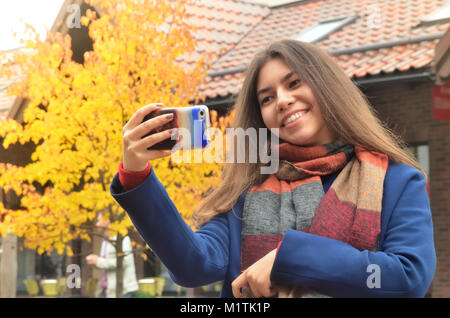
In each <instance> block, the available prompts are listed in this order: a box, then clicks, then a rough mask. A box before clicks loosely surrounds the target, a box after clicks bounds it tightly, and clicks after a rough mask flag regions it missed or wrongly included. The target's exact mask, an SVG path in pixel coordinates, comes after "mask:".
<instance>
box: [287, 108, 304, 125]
mask: <svg viewBox="0 0 450 318" xmlns="http://www.w3.org/2000/svg"><path fill="white" fill-rule="evenodd" d="M308 111H309V110H302V111H299V112H296V113H295V114H292V115H291V116H289V117H288V118H286V120H285V121H284V122H283V124H282V125H281V127H286V126H287V125H289V124H290V123H292V122H294V121H296V120H297V119H299V118H302V117H303V116H304V115H305V114H306V113H307V112H308Z"/></svg>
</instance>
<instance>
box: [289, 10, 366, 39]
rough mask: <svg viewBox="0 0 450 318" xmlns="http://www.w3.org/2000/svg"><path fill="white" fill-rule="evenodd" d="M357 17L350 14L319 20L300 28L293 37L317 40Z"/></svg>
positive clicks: (324, 37)
mask: <svg viewBox="0 0 450 318" xmlns="http://www.w3.org/2000/svg"><path fill="white" fill-rule="evenodd" d="M357 18H358V16H356V15H352V16H345V17H340V18H333V19H330V20H326V21H321V22H319V23H317V24H316V25H313V26H312V27H309V28H306V29H305V30H302V31H301V32H300V33H299V34H298V35H297V36H295V37H294V39H295V40H298V41H303V42H309V43H313V42H318V41H321V40H324V39H326V38H327V37H328V36H329V35H330V34H333V33H334V32H336V31H338V30H340V29H342V28H343V27H344V26H345V25H347V24H350V23H353V22H354V21H355V20H356V19H357Z"/></svg>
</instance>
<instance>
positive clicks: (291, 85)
mask: <svg viewBox="0 0 450 318" xmlns="http://www.w3.org/2000/svg"><path fill="white" fill-rule="evenodd" d="M299 83H300V80H299V79H296V80H293V81H292V82H290V83H289V87H291V88H292V87H294V86H297V85H298V84H299Z"/></svg>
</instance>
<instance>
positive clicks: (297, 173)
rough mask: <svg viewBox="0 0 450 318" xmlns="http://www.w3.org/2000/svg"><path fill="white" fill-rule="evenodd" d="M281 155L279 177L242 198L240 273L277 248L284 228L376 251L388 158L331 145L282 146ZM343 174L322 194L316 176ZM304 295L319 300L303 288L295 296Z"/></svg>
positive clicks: (361, 150)
mask: <svg viewBox="0 0 450 318" xmlns="http://www.w3.org/2000/svg"><path fill="white" fill-rule="evenodd" d="M355 155H356V156H355ZM279 156H280V165H279V169H278V171H277V173H275V174H272V175H270V176H269V177H268V178H267V179H266V180H265V181H264V182H263V183H262V184H260V185H256V186H253V187H251V188H250V189H249V191H248V193H247V195H246V198H245V203H244V210H243V224H242V245H241V270H242V271H244V270H245V269H246V268H248V267H249V266H250V265H252V264H253V263H254V262H256V261H257V260H259V259H260V258H262V257H263V256H265V255H266V254H267V253H269V252H270V251H272V250H273V249H275V248H276V247H277V245H278V243H279V242H280V241H281V240H282V238H283V235H284V233H285V232H286V230H287V229H296V230H299V231H303V232H307V233H311V234H316V235H320V236H324V237H328V238H332V239H335V240H339V241H342V242H345V243H348V244H350V245H352V246H353V247H355V248H357V249H359V250H376V249H377V242H378V237H379V234H380V216H381V203H382V196H383V183H384V177H385V175H386V170H387V167H388V157H387V156H386V155H384V154H381V153H377V152H371V151H366V150H364V149H363V148H361V147H358V146H353V145H349V144H345V143H343V142H342V141H335V142H333V143H330V144H326V145H322V146H312V147H300V146H296V145H292V144H289V143H282V144H280V145H279ZM341 169H342V171H341V172H340V173H339V175H338V176H337V178H336V179H335V181H334V182H333V184H332V185H331V187H330V188H329V190H328V191H327V193H324V190H323V185H322V181H321V178H320V176H322V175H328V174H331V173H333V172H336V171H339V170H341ZM317 252H318V253H319V252H320V251H317ZM308 295H309V296H318V294H315V295H314V294H312V293H310V291H307V289H303V290H302V291H301V292H300V293H296V297H297V296H300V297H302V296H308Z"/></svg>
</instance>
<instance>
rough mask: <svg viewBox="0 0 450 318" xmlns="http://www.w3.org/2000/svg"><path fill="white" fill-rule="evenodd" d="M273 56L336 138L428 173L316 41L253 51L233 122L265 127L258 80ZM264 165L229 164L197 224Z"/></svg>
mask: <svg viewBox="0 0 450 318" xmlns="http://www.w3.org/2000/svg"><path fill="white" fill-rule="evenodd" d="M273 58H281V59H283V60H284V62H285V63H286V64H287V65H288V66H289V67H290V68H291V69H292V70H293V71H294V72H295V73H297V74H298V75H299V76H300V78H301V79H302V81H304V82H305V83H306V84H308V85H309V86H310V87H311V90H312V91H313V93H314V96H315V97H316V100H317V102H318V105H319V108H320V111H321V113H322V117H323V119H324V121H325V123H326V125H327V127H328V129H330V131H331V132H332V133H334V134H335V135H336V136H337V138H338V139H340V140H342V141H344V142H346V143H348V144H351V145H355V146H361V147H363V148H365V149H367V150H372V151H376V152H380V153H384V154H386V155H387V156H388V158H389V159H390V160H392V161H395V162H399V163H404V164H407V165H410V166H413V167H415V168H417V169H419V170H420V171H421V172H422V173H423V174H424V176H425V178H426V175H425V172H424V171H423V170H422V168H421V167H420V165H419V163H418V162H417V161H416V159H415V158H414V156H413V154H412V153H411V152H410V151H409V150H408V148H407V146H406V144H405V143H404V141H403V140H402V139H401V138H400V136H398V135H397V134H395V133H394V132H393V131H391V130H390V129H389V128H388V127H387V126H386V125H385V124H384V123H383V122H381V121H380V120H379V119H378V118H377V116H376V112H375V109H373V108H372V107H371V106H370V105H369V102H368V100H367V99H366V97H365V96H364V95H363V94H362V92H361V91H360V90H359V89H358V87H357V86H356V85H355V84H354V83H353V82H352V81H351V79H350V78H349V77H348V76H347V75H346V74H345V73H344V71H343V70H342V69H341V68H340V67H339V66H338V65H337V63H335V61H334V60H333V59H332V58H331V56H329V55H328V54H327V53H326V52H324V51H323V50H322V49H320V48H319V47H317V46H315V45H313V44H309V43H305V42H300V41H295V40H282V41H277V42H274V43H272V44H270V45H269V46H268V47H267V48H266V49H264V50H262V51H260V52H259V53H257V54H256V55H255V57H254V58H253V60H252V62H251V63H250V65H249V67H248V69H247V71H246V77H245V80H244V83H243V86H242V88H241V91H240V93H239V96H238V99H237V103H236V114H235V118H234V123H233V128H242V129H244V130H245V129H247V128H249V127H254V128H256V129H258V128H266V126H265V124H264V122H263V119H262V115H261V111H260V107H259V102H258V99H257V96H256V83H257V80H258V74H259V72H260V70H261V68H262V67H263V66H264V65H265V64H266V63H267V62H268V61H269V60H270V59H273ZM269 145H270V143H269ZM249 147H250V146H249V144H248V143H246V145H245V151H246V155H247V154H248V153H249V152H251V149H250V148H249ZM247 158H248V157H247ZM260 167H261V163H260V162H257V163H247V162H246V163H227V164H225V166H224V170H223V174H222V182H221V184H220V185H219V186H218V187H217V188H216V189H214V191H212V192H211V193H210V194H209V195H208V196H207V197H206V198H205V199H204V201H203V202H202V203H201V204H200V205H199V207H198V208H197V210H196V211H195V212H194V214H193V220H194V222H195V224H196V225H197V226H200V225H201V224H203V223H204V222H206V221H208V220H209V219H211V218H212V217H213V216H215V215H217V214H218V213H224V212H227V211H230V210H231V209H232V207H233V206H234V204H235V203H236V202H237V200H238V198H239V196H240V195H241V194H242V193H243V192H244V191H246V190H247V189H248V188H249V187H251V186H253V185H256V184H260V183H261V182H262V181H264V180H265V178H266V177H267V175H262V174H261V172H260V171H261V170H260Z"/></svg>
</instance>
